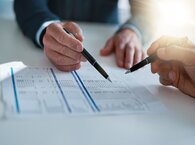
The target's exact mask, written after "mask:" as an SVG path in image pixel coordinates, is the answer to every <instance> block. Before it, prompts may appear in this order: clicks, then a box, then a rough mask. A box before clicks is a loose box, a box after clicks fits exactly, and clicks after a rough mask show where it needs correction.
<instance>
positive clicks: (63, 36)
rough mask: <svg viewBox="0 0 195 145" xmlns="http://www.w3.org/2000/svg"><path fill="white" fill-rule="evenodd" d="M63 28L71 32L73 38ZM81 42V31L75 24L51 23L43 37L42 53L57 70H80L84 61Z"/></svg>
mask: <svg viewBox="0 0 195 145" xmlns="http://www.w3.org/2000/svg"><path fill="white" fill-rule="evenodd" d="M63 28H65V29H67V30H68V31H69V32H71V33H72V34H73V35H74V36H75V38H73V37H72V36H71V35H69V34H67V33H66V32H65V31H64V30H63ZM82 41H83V35H82V31H81V29H80V28H79V26H78V25H77V24H76V23H73V22H60V23H53V24H50V25H49V26H48V27H47V29H46V33H45V35H44V36H43V44H44V52H45V54H46V56H47V57H48V58H49V60H50V61H51V62H52V63H53V64H54V65H55V66H56V67H57V68H58V69H59V70H61V71H73V70H76V69H79V68H80V62H81V61H85V58H84V57H83V56H82V54H81V52H82V51H83V46H82Z"/></svg>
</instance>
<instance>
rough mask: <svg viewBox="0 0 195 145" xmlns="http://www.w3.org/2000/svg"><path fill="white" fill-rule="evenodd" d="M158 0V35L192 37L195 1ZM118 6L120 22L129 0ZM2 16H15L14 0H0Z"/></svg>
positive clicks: (9, 17)
mask: <svg viewBox="0 0 195 145" xmlns="http://www.w3.org/2000/svg"><path fill="white" fill-rule="evenodd" d="M156 2H157V6H156V7H157V10H158V13H159V17H158V18H156V20H157V21H156V25H157V29H156V30H155V32H156V34H157V36H156V37H159V36H161V35H174V36H184V35H185V36H189V37H191V35H192V31H195V30H194V26H195V20H194V19H195V1H194V0H156ZM118 8H119V16H120V22H121V23H123V22H124V21H126V20H127V19H128V17H129V16H130V13H129V11H130V7H129V1H128V0H119V3H118ZM0 18H3V19H13V18H14V13H13V0H0ZM193 35H194V33H193ZM193 40H195V39H193Z"/></svg>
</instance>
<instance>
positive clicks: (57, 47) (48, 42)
mask: <svg viewBox="0 0 195 145" xmlns="http://www.w3.org/2000/svg"><path fill="white" fill-rule="evenodd" d="M43 42H44V47H46V48H49V49H51V50H53V51H55V52H57V53H59V54H61V55H63V56H67V57H70V58H72V59H74V60H76V61H80V60H81V59H82V54H81V53H80V52H77V51H74V50H72V49H70V48H68V47H66V46H64V45H61V44H60V43H58V42H57V41H56V40H55V39H53V38H52V37H51V36H48V35H47V36H45V37H44V38H43Z"/></svg>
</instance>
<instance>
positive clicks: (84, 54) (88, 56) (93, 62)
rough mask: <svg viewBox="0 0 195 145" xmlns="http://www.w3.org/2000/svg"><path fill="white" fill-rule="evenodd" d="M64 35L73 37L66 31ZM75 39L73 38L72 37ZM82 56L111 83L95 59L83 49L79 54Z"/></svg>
mask: <svg viewBox="0 0 195 145" xmlns="http://www.w3.org/2000/svg"><path fill="white" fill-rule="evenodd" d="M64 30H65V31H66V33H68V34H70V35H71V36H73V37H74V35H73V34H72V33H70V32H69V31H68V30H66V29H65V28H64ZM74 38H75V37H74ZM81 53H82V55H83V56H84V57H85V58H86V59H87V60H88V61H89V62H90V63H91V65H92V66H94V68H95V69H96V70H97V71H98V72H99V73H100V74H101V75H102V76H103V77H104V78H105V79H107V80H108V81H110V82H112V81H111V79H110V77H109V75H108V74H107V73H106V71H105V70H104V69H103V68H102V67H101V66H100V65H99V64H98V62H97V61H96V60H95V58H94V57H93V56H92V55H91V54H90V53H89V52H88V51H87V50H86V49H85V48H83V51H82V52H81Z"/></svg>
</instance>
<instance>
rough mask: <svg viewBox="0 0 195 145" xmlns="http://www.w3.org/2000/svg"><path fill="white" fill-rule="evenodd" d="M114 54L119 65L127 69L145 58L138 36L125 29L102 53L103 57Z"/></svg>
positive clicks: (108, 43)
mask: <svg viewBox="0 0 195 145" xmlns="http://www.w3.org/2000/svg"><path fill="white" fill-rule="evenodd" d="M112 52H114V53H115V55H116V63H117V65H118V66H119V67H124V68H126V69H129V68H130V67H132V66H133V65H134V64H136V63H138V62H139V61H141V60H142V59H144V58H145V53H144V50H143V49H142V45H141V42H140V41H139V39H138V37H137V34H136V33H135V32H134V31H132V30H130V29H123V30H122V31H120V32H118V33H116V34H115V35H114V36H112V37H111V38H110V39H109V40H108V41H107V42H106V45H105V47H104V48H103V49H102V50H101V51H100V53H101V55H102V56H107V55H109V54H111V53H112Z"/></svg>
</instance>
